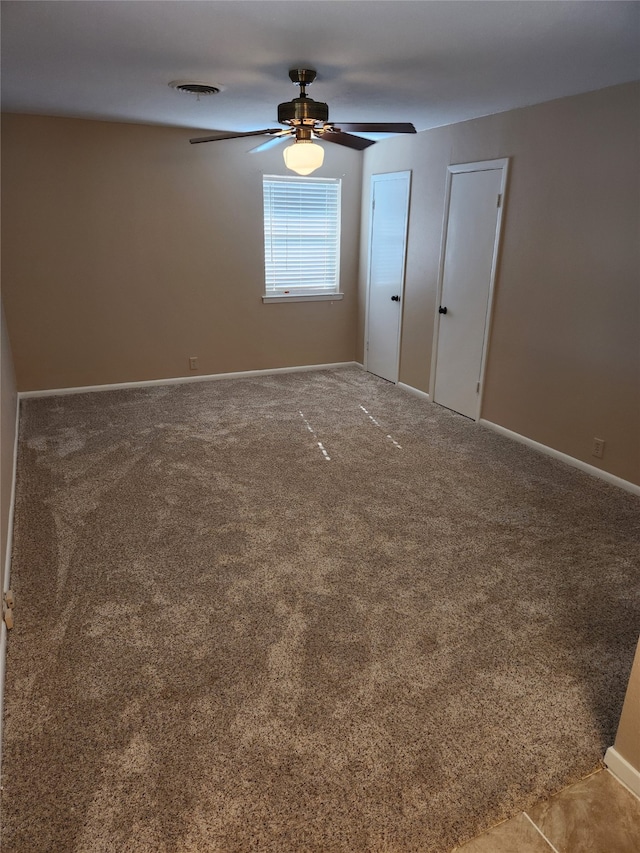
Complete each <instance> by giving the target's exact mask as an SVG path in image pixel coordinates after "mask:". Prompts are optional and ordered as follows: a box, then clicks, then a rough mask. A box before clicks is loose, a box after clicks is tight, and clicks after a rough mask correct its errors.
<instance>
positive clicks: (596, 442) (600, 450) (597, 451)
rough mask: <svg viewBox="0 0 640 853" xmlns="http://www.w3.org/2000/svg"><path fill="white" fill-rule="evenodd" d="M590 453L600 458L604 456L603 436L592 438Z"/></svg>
mask: <svg viewBox="0 0 640 853" xmlns="http://www.w3.org/2000/svg"><path fill="white" fill-rule="evenodd" d="M591 455H592V456H595V457H596V459H602V457H603V456H604V438H594V439H593V447H592V448H591Z"/></svg>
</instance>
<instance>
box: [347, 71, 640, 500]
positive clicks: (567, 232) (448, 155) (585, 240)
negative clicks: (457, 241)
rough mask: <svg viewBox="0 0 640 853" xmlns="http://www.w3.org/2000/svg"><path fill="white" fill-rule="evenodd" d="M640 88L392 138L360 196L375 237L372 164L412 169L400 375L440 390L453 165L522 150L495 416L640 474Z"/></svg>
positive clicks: (488, 401)
mask: <svg viewBox="0 0 640 853" xmlns="http://www.w3.org/2000/svg"><path fill="white" fill-rule="evenodd" d="M639 100H640V85H639V84H637V83H633V84H625V85H623V86H616V87H613V88H610V89H604V90H601V91H599V92H592V93H589V94H585V95H579V96H575V97H570V98H564V99H561V100H557V101H552V102H549V103H546V104H540V105H538V106H534V107H528V108H526V109H520V110H513V111H510V112H506V113H501V114H499V115H494V116H488V117H486V118H482V119H476V120H473V121H469V122H464V123H461V124H457V125H452V126H449V127H443V128H438V129H435V130H431V131H425V132H424V133H419V134H417V135H416V136H414V137H403V138H394V139H389V140H385V141H384V142H380V143H378V144H377V145H375V146H373V147H371V148H369V149H367V151H366V152H365V163H364V169H363V205H362V210H363V226H362V234H363V235H367V234H368V228H369V221H368V203H369V184H370V177H371V175H372V174H375V173H380V172H389V171H397V170H404V169H411V170H412V172H413V177H412V201H411V213H410V226H409V241H408V250H407V252H408V255H407V281H406V290H405V299H404V322H403V335H402V348H401V365H400V380H401V381H402V382H405V383H407V384H408V385H412V386H414V387H415V388H418V389H420V390H422V391H427V392H428V391H430V387H429V382H430V368H431V352H432V345H433V328H434V318H435V311H436V289H437V276H438V263H439V253H440V238H441V231H442V220H443V215H444V197H445V178H446V167H447V165H449V164H450V163H465V162H473V161H478V160H490V159H496V158H500V157H509V158H511V163H510V177H509V187H508V192H507V201H506V208H505V221H504V230H503V242H502V255H501V263H500V266H499V270H498V280H497V283H496V292H495V303H494V316H493V333H492V338H491V341H490V348H489V356H488V363H487V374H486V383H485V393H484V398H483V406H482V417H483V418H485V419H487V420H489V421H492V422H494V423H497V424H500V425H501V426H504V427H506V428H507V429H510V430H513V431H514V432H516V433H519V434H521V435H524V436H527V437H529V438H532V439H534V440H535V441H538V442H541V443H542V444H545V445H547V446H549V447H552V448H555V449H556V450H559V451H561V452H563V453H567V454H569V455H570V456H573V457H575V458H577V459H581V460H583V461H585V462H587V463H589V464H591V465H594V466H597V467H601V468H602V469H604V470H606V471H609V472H610V473H612V474H614V475H617V476H619V477H622V478H624V479H626V480H629V481H631V482H633V483H637V484H640V439H639V436H640V251H639V241H638V227H639V224H640V214H639V203H640V193H639V177H640V164H639V161H638V150H639V147H638V146H639V144H640V110H638V103H639ZM365 244H366V240H364V241H363V246H362V251H361V276H360V296H361V310H360V315H359V330H358V348H357V352H358V353H359V354H362V352H363V340H364V293H365V287H366V281H365V277H366V245H365ZM596 436H597V437H598V438H603V439H604V440H605V441H606V449H605V455H604V458H603V459H602V460H598V459H595V458H594V457H593V456H591V445H592V440H593V438H594V437H596Z"/></svg>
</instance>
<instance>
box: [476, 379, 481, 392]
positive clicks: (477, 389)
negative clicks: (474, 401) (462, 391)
mask: <svg viewBox="0 0 640 853" xmlns="http://www.w3.org/2000/svg"><path fill="white" fill-rule="evenodd" d="M479 393H480V383H479V382H478V384H477V385H476V394H479Z"/></svg>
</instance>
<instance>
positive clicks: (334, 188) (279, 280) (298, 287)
mask: <svg viewBox="0 0 640 853" xmlns="http://www.w3.org/2000/svg"><path fill="white" fill-rule="evenodd" d="M263 192H264V266H265V295H264V297H263V299H264V300H265V301H276V300H281V299H284V300H286V299H292V300H293V299H307V298H308V299H336V298H337V299H340V298H341V294H339V292H338V289H339V283H340V279H339V269H340V180H337V179H331V178H293V177H291V178H290V177H277V176H275V175H266V176H265V177H264V178H263Z"/></svg>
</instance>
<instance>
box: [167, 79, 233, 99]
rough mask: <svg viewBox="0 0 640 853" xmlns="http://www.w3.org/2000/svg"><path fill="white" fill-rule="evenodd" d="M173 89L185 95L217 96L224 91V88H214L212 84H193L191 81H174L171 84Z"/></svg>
mask: <svg viewBox="0 0 640 853" xmlns="http://www.w3.org/2000/svg"><path fill="white" fill-rule="evenodd" d="M169 85H170V86H171V88H172V89H176V90H177V91H178V92H184V93H185V95H196V96H197V97H200V96H202V95H217V94H218V92H221V91H222V86H213V85H211V83H193V82H191V81H189V80H173V82H171V83H169Z"/></svg>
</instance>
